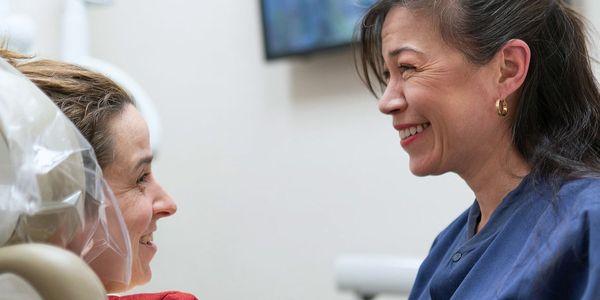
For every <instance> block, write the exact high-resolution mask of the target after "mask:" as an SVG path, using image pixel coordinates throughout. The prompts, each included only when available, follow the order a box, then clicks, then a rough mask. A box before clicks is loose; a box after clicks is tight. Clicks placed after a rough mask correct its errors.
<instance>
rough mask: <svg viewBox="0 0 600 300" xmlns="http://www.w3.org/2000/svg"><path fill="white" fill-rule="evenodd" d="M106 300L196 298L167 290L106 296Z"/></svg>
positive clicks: (180, 299)
mask: <svg viewBox="0 0 600 300" xmlns="http://www.w3.org/2000/svg"><path fill="white" fill-rule="evenodd" d="M108 300H198V298H196V296H194V295H192V294H188V293H182V292H175V291H168V292H161V293H152V294H135V295H126V296H108Z"/></svg>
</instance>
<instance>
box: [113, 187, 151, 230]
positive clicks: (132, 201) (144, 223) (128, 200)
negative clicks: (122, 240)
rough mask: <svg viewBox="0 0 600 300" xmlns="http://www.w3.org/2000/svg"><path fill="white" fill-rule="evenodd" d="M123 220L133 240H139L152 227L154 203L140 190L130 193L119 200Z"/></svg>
mask: <svg viewBox="0 0 600 300" xmlns="http://www.w3.org/2000/svg"><path fill="white" fill-rule="evenodd" d="M118 201H119V203H120V204H121V212H122V213H123V219H124V220H125V224H126V225H127V230H128V231H129V236H130V238H131V239H132V240H137V239H139V237H140V236H142V235H143V234H144V233H145V231H146V230H147V229H148V227H149V226H150V222H151V220H152V202H151V201H150V200H149V199H148V198H146V197H144V195H143V194H142V193H140V192H139V191H138V190H132V191H129V192H128V193H127V194H125V195H122V197H119V198H118Z"/></svg>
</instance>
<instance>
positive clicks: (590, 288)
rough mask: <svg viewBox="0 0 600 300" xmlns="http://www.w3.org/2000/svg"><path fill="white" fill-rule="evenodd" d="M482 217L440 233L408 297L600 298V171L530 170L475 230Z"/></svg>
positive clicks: (464, 218) (464, 219)
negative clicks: (567, 177)
mask: <svg viewBox="0 0 600 300" xmlns="http://www.w3.org/2000/svg"><path fill="white" fill-rule="evenodd" d="M479 217H480V211H479V205H478V204H477V201H475V203H474V204H473V205H472V206H471V208H470V209H468V210H467V211H465V212H464V213H463V214H462V215H460V216H459V217H458V219H456V220H455V221H454V222H452V224H450V226H448V227H447V228H446V229H445V230H444V231H442V232H441V233H440V234H439V235H438V237H437V238H436V239H435V241H434V242H433V245H432V247H431V250H430V252H429V255H428V256H427V258H426V259H425V261H424V262H423V264H422V265H421V267H420V269H419V273H418V275H417V279H416V281H415V283H414V285H413V289H412V291H411V294H410V297H409V299H600V179H592V178H585V179H577V180H572V181H569V182H567V183H565V184H564V185H563V186H562V187H561V188H560V190H559V192H558V194H556V193H553V191H552V188H551V186H550V185H549V184H547V183H541V182H539V181H534V180H533V179H532V178H531V176H527V177H525V178H524V179H523V180H522V181H521V183H520V185H519V186H518V187H517V188H516V189H515V190H513V191H512V192H510V193H509V194H508V195H507V196H506V197H505V198H504V200H503V201H502V203H501V204H500V205H499V206H498V208H496V210H495V211H494V212H493V214H492V216H491V217H490V219H489V221H488V223H487V224H486V225H485V226H484V228H483V229H482V230H481V231H480V232H479V233H477V234H474V233H475V230H476V227H477V223H478V220H479Z"/></svg>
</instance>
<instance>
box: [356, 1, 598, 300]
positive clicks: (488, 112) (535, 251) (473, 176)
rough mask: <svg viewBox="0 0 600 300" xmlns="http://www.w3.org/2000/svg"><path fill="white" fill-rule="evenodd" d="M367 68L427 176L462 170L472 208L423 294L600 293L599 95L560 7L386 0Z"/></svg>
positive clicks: (453, 227) (440, 254) (445, 236)
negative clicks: (473, 198) (470, 191)
mask: <svg viewBox="0 0 600 300" xmlns="http://www.w3.org/2000/svg"><path fill="white" fill-rule="evenodd" d="M360 42H361V43H360V45H359V48H358V57H359V59H358V69H359V72H360V74H361V76H362V78H363V81H364V82H365V83H366V84H367V87H368V88H369V89H370V90H371V92H373V93H374V94H376V95H378V94H379V93H377V90H378V87H381V91H382V93H381V95H379V98H380V100H379V109H380V110H381V112H382V113H384V114H386V115H389V116H391V117H392V122H393V127H394V128H395V129H396V130H397V131H398V133H399V138H400V144H401V146H402V148H403V149H404V150H405V151H406V152H407V153H408V155H409V157H410V170H411V172H412V173H414V174H415V175H417V176H427V175H439V174H444V173H447V172H454V173H456V174H458V175H460V176H461V177H462V178H463V179H464V180H465V181H466V183H467V184H468V185H469V187H470V188H471V189H472V190H473V192H474V194H475V196H476V200H475V201H474V203H473V205H472V206H471V207H470V208H468V209H467V210H466V211H465V212H464V213H463V214H462V215H460V216H459V217H458V218H457V219H456V220H455V221H454V222H452V223H451V224H450V225H449V226H448V227H447V228H446V229H445V230H444V231H442V232H441V233H440V234H439V235H438V237H437V238H436V239H435V241H434V242H433V245H432V247H431V250H430V253H429V255H428V257H427V258H426V259H425V261H424V262H423V264H422V265H421V268H420V270H419V273H418V275H417V279H416V282H415V283H414V286H413V289H412V292H411V295H410V299H600V180H598V179H597V178H598V174H600V93H599V90H598V85H597V82H596V81H595V79H594V76H593V73H592V68H591V63H590V56H589V54H588V50H587V46H586V36H585V33H584V25H583V21H582V18H581V17H580V16H579V15H578V14H577V13H575V12H574V11H573V10H572V9H571V8H569V6H568V5H567V4H565V3H564V1H561V0H486V1H483V0H463V1H433V0H430V1H426V0H381V1H379V2H377V3H376V4H375V5H374V6H373V7H372V8H371V9H370V10H369V12H368V13H367V14H366V15H365V17H364V19H363V23H362V26H361V28H360Z"/></svg>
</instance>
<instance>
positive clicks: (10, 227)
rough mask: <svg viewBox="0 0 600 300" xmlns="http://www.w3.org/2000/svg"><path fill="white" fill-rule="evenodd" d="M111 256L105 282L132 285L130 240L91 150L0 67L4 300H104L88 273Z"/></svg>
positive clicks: (0, 276)
mask: <svg viewBox="0 0 600 300" xmlns="http://www.w3.org/2000/svg"><path fill="white" fill-rule="evenodd" d="M107 255H111V258H112V257H117V258H119V259H117V260H114V259H113V261H116V262H118V263H116V264H115V266H114V270H115V272H114V274H109V275H106V276H112V277H107V278H106V279H108V280H112V281H117V282H122V283H127V282H128V281H129V279H130V272H131V271H130V270H131V246H130V244H129V236H128V233H127V229H126V227H125V224H124V222H123V219H122V216H121V214H120V211H119V208H118V205H117V203H116V200H115V199H114V196H113V195H112V192H111V191H110V189H109V188H108V186H107V185H106V182H104V180H103V178H102V172H101V169H100V167H99V166H98V164H97V162H96V158H95V155H94V153H93V150H92V148H91V146H90V145H89V144H88V143H87V141H86V140H85V138H83V136H81V134H80V133H79V131H78V130H77V128H76V127H75V126H74V125H73V124H72V123H71V122H70V121H69V120H68V118H66V116H64V115H63V114H62V113H61V112H60V110H59V109H58V108H57V107H56V106H55V105H54V103H52V101H51V100H50V99H48V98H47V97H46V95H44V94H43V93H42V92H41V91H40V90H38V89H37V87H35V85H34V84H33V83H31V82H30V81H29V80H27V79H26V78H25V77H24V76H23V75H22V74H20V73H19V72H18V71H16V70H15V69H14V68H12V67H11V66H10V65H9V64H8V63H7V62H5V61H4V60H2V59H0V300H4V299H35V300H37V299H49V300H58V299H61V300H62V299H90V300H96V299H107V296H106V291H105V290H104V286H103V284H102V281H101V280H100V279H99V277H98V276H97V275H96V274H95V273H94V271H93V270H92V269H91V268H90V267H89V265H90V264H93V263H94V261H96V260H97V259H98V261H104V260H103V259H104V258H106V257H107ZM100 258H102V259H100Z"/></svg>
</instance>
